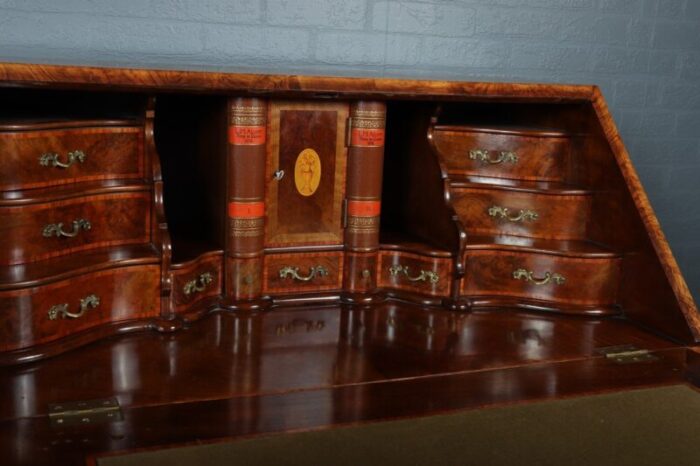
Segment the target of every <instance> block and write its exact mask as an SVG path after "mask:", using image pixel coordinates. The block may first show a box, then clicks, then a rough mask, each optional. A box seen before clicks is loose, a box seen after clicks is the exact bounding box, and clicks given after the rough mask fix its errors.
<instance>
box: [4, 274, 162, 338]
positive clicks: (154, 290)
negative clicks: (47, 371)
mask: <svg viewBox="0 0 700 466" xmlns="http://www.w3.org/2000/svg"><path fill="white" fill-rule="evenodd" d="M159 288H160V282H159V278H158V266H157V265H147V266H133V267H123V268H116V269H111V270H105V271H101V272H95V273H91V274H86V275H80V276H77V277H73V278H69V279H66V280H61V281H58V282H55V283H52V284H48V285H44V286H40V287H38V288H25V289H19V290H11V291H4V292H0V351H8V350H13V349H19V348H25V347H28V346H32V345H38V344H41V343H48V342H50V341H53V340H56V339H59V338H61V337H65V336H69V335H72V334H75V333H78V332H80V331H83V330H87V329H89V328H92V327H95V326H98V325H100V324H107V323H111V322H119V321H125V320H132V319H139V318H148V317H155V316H157V315H158V313H159V312H160V293H159Z"/></svg>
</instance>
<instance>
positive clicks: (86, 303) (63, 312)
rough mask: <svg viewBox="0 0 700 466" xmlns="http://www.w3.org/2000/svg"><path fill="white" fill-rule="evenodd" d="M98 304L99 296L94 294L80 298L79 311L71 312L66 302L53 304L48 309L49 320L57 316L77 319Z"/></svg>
mask: <svg viewBox="0 0 700 466" xmlns="http://www.w3.org/2000/svg"><path fill="white" fill-rule="evenodd" d="M99 305H100V298H99V297H98V296H97V295H94V294H91V295H87V296H86V297H84V298H83V299H81V300H80V311H79V312H75V313H73V312H70V311H68V303H64V304H56V305H55V306H51V309H49V313H48V314H49V320H56V319H58V318H59V317H60V318H61V319H77V318H78V317H82V316H83V315H84V314H85V313H86V312H87V311H88V309H95V308H96V307H97V306H99Z"/></svg>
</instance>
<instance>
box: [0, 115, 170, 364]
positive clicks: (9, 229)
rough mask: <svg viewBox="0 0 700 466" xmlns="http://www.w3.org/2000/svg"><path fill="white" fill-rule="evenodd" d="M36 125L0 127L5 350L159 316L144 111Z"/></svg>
mask: <svg viewBox="0 0 700 466" xmlns="http://www.w3.org/2000/svg"><path fill="white" fill-rule="evenodd" d="M36 118H37V120H29V119H17V120H11V121H3V122H2V123H0V157H2V171H0V320H2V323H1V324H0V351H5V352H6V351H13V350H21V349H22V348H26V347H29V346H33V345H39V344H44V343H49V342H52V341H55V340H57V339H58V338H63V337H66V336H75V339H76V340H78V339H80V340H81V341H86V339H90V337H89V336H86V335H85V331H87V330H89V329H94V328H95V327H98V326H103V327H104V326H106V327H110V326H111V327H115V326H118V323H119V322H124V321H129V320H133V319H141V318H147V317H155V316H157V315H158V314H159V312H160V305H159V296H160V265H159V264H160V260H159V256H158V253H157V251H156V249H155V248H154V247H153V245H152V240H151V227H152V218H153V202H154V201H153V199H154V196H153V177H152V175H151V169H150V163H149V162H150V160H149V154H148V151H147V150H146V145H147V143H146V135H147V132H146V116H145V110H144V113H143V114H142V115H140V117H138V116H135V117H134V118H129V119H104V118H103V119H83V118H69V117H65V116H64V117H57V118H46V117H45V116H44V115H36ZM97 333H99V332H97ZM102 333H104V332H102Z"/></svg>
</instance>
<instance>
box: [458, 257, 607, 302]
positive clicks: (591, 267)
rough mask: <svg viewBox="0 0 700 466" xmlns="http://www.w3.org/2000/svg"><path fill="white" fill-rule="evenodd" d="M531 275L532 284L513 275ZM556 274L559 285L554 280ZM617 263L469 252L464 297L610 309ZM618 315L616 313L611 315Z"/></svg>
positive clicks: (590, 259)
mask: <svg viewBox="0 0 700 466" xmlns="http://www.w3.org/2000/svg"><path fill="white" fill-rule="evenodd" d="M518 270H521V271H525V273H528V274H531V275H530V277H531V278H532V280H529V281H526V280H525V279H524V278H523V277H522V276H521V277H520V278H519V279H518V278H515V274H516V271H518ZM554 274H558V275H560V276H561V277H562V282H561V283H557V282H556V279H555V278H552V279H551V280H549V279H548V277H554ZM619 274H620V260H619V259H609V258H586V259H580V258H567V257H562V256H554V255H548V254H533V253H515V252H495V251H479V250H471V251H470V252H469V258H468V260H467V277H468V278H467V279H465V280H464V281H463V293H464V295H465V296H469V297H472V296H474V297H476V296H510V297H520V298H523V299H525V300H527V299H536V300H543V301H552V302H560V303H571V304H574V305H589V306H614V305H615V303H616V302H617V296H616V293H617V287H618V284H619ZM615 312H619V311H615Z"/></svg>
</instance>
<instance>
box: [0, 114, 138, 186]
mask: <svg viewBox="0 0 700 466" xmlns="http://www.w3.org/2000/svg"><path fill="white" fill-rule="evenodd" d="M118 123H120V122H118ZM121 123H122V124H123V123H124V122H121ZM61 125H62V126H63V127H61ZM78 125H84V126H86V127H75V126H78ZM24 129H26V130H24ZM22 130H24V131H22ZM0 153H1V154H2V156H3V170H1V171H0V190H15V189H28V188H40V187H49V186H58V185H65V184H68V183H76V182H83V181H95V180H107V179H143V178H144V168H145V167H144V156H143V129H142V128H140V127H138V126H112V125H111V124H110V122H94V121H93V122H89V121H86V122H80V121H75V122H71V124H70V125H69V124H67V123H66V122H63V123H54V124H44V125H40V124H33V125H29V124H28V125H4V126H3V125H0Z"/></svg>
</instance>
